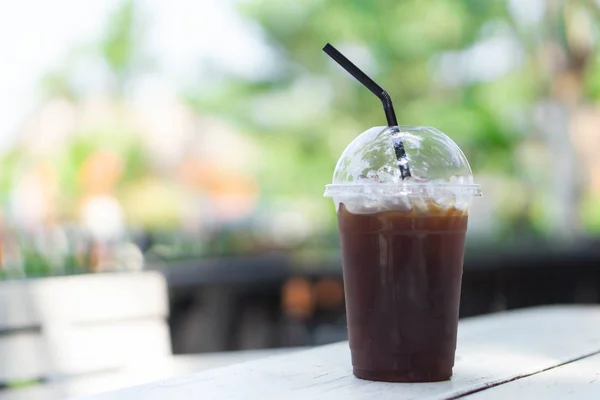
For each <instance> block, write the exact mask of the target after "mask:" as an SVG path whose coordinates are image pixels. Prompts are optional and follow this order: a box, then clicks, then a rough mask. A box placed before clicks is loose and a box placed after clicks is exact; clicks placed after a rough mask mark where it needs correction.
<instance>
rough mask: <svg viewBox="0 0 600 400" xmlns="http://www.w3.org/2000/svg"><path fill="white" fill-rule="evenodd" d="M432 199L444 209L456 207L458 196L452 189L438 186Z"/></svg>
mask: <svg viewBox="0 0 600 400" xmlns="http://www.w3.org/2000/svg"><path fill="white" fill-rule="evenodd" d="M431 199H432V200H433V202H434V203H435V204H436V205H438V206H440V207H441V208H444V209H449V208H452V207H454V205H455V203H456V196H455V194H454V192H453V191H452V190H450V189H444V188H437V189H434V190H432V194H431Z"/></svg>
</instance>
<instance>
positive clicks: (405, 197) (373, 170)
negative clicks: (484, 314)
mask: <svg viewBox="0 0 600 400" xmlns="http://www.w3.org/2000/svg"><path fill="white" fill-rule="evenodd" d="M398 140H401V141H402V143H403V145H404V148H405V150H406V153H407V158H408V164H409V167H410V171H411V175H412V177H409V178H407V179H404V180H402V178H401V176H400V170H399V168H398V161H397V159H396V154H395V151H394V146H393V143H394V142H397V141H398ZM325 196H326V197H331V198H332V199H333V201H334V204H335V208H336V211H337V214H338V221H339V229H340V239H341V248H342V263H343V270H344V290H345V295H346V312H347V320H348V336H349V339H350V350H351V353H352V365H353V370H354V375H355V376H357V377H358V378H363V379H369V380H377V381H390V382H432V381H441V380H447V379H449V378H450V377H451V376H452V367H453V366H454V354H455V350H456V332H457V326H458V310H459V302H460V288H461V278H462V268H463V258H464V244H465V235H466V231H467V219H468V211H469V206H470V204H471V201H472V199H473V197H474V196H481V191H480V187H479V185H476V184H474V183H473V176H472V173H471V168H470V166H469V163H468V161H467V159H466V157H465V155H464V154H463V152H462V151H461V150H460V148H459V147H458V146H457V145H456V143H454V142H453V141H452V140H451V139H450V138H449V137H448V136H446V135H445V134H443V133H442V132H440V131H438V130H437V129H435V128H431V127H402V126H400V127H398V126H395V127H375V128H371V129H369V130H367V131H366V132H364V133H362V134H361V135H360V136H358V137H357V138H356V139H355V140H354V141H352V143H350V144H349V145H348V147H346V150H345V151H344V153H343V154H342V156H341V157H340V159H339V161H338V163H337V166H336V168H335V172H334V175H333V183H332V184H330V185H327V186H326V190H325Z"/></svg>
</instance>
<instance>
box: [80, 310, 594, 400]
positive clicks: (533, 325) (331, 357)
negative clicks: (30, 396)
mask: <svg viewBox="0 0 600 400" xmlns="http://www.w3.org/2000/svg"><path fill="white" fill-rule="evenodd" d="M351 371H352V369H351V365H350V351H349V349H348V343H347V342H341V343H336V344H332V345H327V346H323V347H318V348H315V349H311V350H307V351H302V352H298V353H293V354H288V355H279V356H274V357H268V358H265V359H260V360H255V361H249V362H245V363H241V364H237V365H233V366H228V367H224V368H217V369H213V370H208V371H204V372H200V373H197V374H193V375H188V376H182V377H178V378H172V379H167V380H163V381H159V382H155V383H152V384H147V385H143V386H139V387H134V388H130V389H124V390H120V391H116V392H112V393H106V394H102V395H97V396H92V397H86V398H85V399H87V400H125V399H127V400H163V399H169V400H180V399H181V400H183V399H199V398H203V399H211V400H214V399H265V398H267V399H271V398H273V399H275V398H276V399H283V398H284V399H377V400H384V399H456V398H463V397H464V398H468V399H471V398H472V399H517V398H518V399H537V398H539V399H562V398H568V397H569V396H571V398H577V399H600V378H599V377H600V375H599V374H600V307H599V306H552V307H539V308H531V309H526V310H518V311H511V312H505V313H500V314H494V315H489V316H483V317H476V318H470V319H466V320H462V321H461V322H460V327H459V339H458V351H457V359H456V365H455V367H454V377H453V378H452V380H450V381H447V382H438V383H416V384H406V383H381V382H369V381H363V380H359V379H356V378H355V377H354V376H352V372H351Z"/></svg>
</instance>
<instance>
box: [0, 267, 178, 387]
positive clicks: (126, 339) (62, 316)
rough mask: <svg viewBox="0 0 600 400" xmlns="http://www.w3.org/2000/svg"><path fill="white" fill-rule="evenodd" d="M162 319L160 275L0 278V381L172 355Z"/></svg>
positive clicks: (92, 369)
mask: <svg viewBox="0 0 600 400" xmlns="http://www.w3.org/2000/svg"><path fill="white" fill-rule="evenodd" d="M167 316H168V295H167V286H166V283H165V280H164V278H163V276H162V275H160V274H159V273H154V272H139V273H111V274H89V275H77V276H66V277H51V278H40V279H30V280H21V281H7V282H0V382H4V383H6V382H11V381H16V380H31V379H40V378H43V379H47V380H53V379H58V378H63V377H72V376H77V375H82V374H89V373H94V372H103V371H111V370H117V369H121V368H125V367H127V366H128V365H130V364H138V365H139V364H140V363H145V362H149V363H151V362H152V361H153V360H159V359H163V360H164V357H165V356H169V355H170V354H171V344H170V336H169V329H168V325H167V321H166V318H167Z"/></svg>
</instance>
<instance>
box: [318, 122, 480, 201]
mask: <svg viewBox="0 0 600 400" xmlns="http://www.w3.org/2000/svg"><path fill="white" fill-rule="evenodd" d="M398 140H401V141H402V143H403V144H404V149H405V151H406V155H407V160H408V165H409V168H410V173H411V177H409V178H406V179H404V180H403V179H402V177H401V174H400V169H399V167H398V160H397V158H396V153H395V151H394V144H393V143H394V142H397V141H398ZM374 196H376V197H378V198H379V199H381V198H387V197H394V198H396V197H398V196H409V197H414V196H416V197H420V198H427V197H429V198H439V197H440V196H446V197H448V196H451V197H453V198H457V197H460V198H462V199H464V198H465V197H469V198H471V197H473V196H481V190H480V187H479V185H476V184H474V183H473V174H472V172H471V167H470V166H469V162H468V161H467V158H466V157H465V155H464V153H463V152H462V151H461V149H460V148H459V147H458V145H457V144H456V143H454V141H453V140H452V139H450V138H449V137H448V136H447V135H445V134H444V133H442V132H440V131H439V130H437V129H435V128H432V127H428V126H411V127H408V126H394V127H381V126H380V127H374V128H371V129H369V130H367V131H365V132H363V133H362V134H361V135H360V136H358V137H357V138H356V139H354V140H353V141H352V142H351V143H350V144H349V145H348V147H346V149H345V150H344V152H343V153H342V155H341V157H340V159H339V160H338V163H337V165H336V167H335V171H334V174H333V182H332V184H330V185H326V189H325V197H333V198H334V201H335V202H336V203H339V201H342V202H344V200H345V199H347V198H351V199H355V200H356V199H358V200H360V198H361V197H367V198H371V199H372V198H373V197H374ZM469 203H470V201H469Z"/></svg>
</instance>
